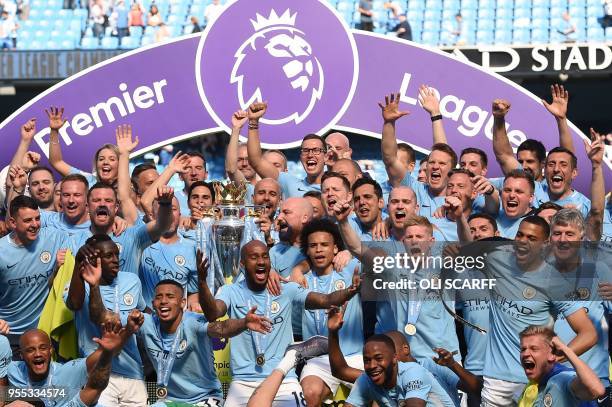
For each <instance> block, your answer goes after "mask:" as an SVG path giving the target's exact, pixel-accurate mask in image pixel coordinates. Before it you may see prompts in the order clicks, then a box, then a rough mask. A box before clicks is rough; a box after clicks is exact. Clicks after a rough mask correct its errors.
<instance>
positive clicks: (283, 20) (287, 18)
mask: <svg viewBox="0 0 612 407" xmlns="http://www.w3.org/2000/svg"><path fill="white" fill-rule="evenodd" d="M256 16H257V19H256V20H251V24H253V28H254V29H255V31H260V30H263V29H264V28H267V27H273V26H276V25H291V26H294V25H295V17H296V16H297V13H293V15H292V14H291V12H290V11H289V9H287V10H285V12H284V13H283V14H281V15H280V16H279V15H278V14H276V11H274V10H272V11H270V16H269V17H268V18H265V17H264V16H262V15H261V14H259V13H257V14H256Z"/></svg>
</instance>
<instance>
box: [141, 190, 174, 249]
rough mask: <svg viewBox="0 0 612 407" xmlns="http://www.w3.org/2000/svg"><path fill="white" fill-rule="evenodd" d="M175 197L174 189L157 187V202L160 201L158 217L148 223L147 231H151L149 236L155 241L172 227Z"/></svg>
mask: <svg viewBox="0 0 612 407" xmlns="http://www.w3.org/2000/svg"><path fill="white" fill-rule="evenodd" d="M149 188H150V187H149ZM173 198H174V189H172V188H170V187H166V186H163V187H159V188H158V189H157V202H158V203H159V210H158V211H157V219H155V220H153V221H151V222H149V223H147V232H149V237H150V238H151V240H152V241H153V242H157V241H158V240H159V238H160V237H161V235H162V234H163V233H164V232H165V231H166V230H168V228H170V224H172V199H173Z"/></svg>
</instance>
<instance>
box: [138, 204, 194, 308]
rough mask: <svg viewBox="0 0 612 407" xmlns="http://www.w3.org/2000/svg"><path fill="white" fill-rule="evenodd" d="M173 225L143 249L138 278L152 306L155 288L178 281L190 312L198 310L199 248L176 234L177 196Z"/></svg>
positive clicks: (147, 302) (144, 294) (154, 213)
mask: <svg viewBox="0 0 612 407" xmlns="http://www.w3.org/2000/svg"><path fill="white" fill-rule="evenodd" d="M171 208H172V223H171V224H170V228H169V229H168V230H167V231H165V232H164V233H163V234H162V235H161V236H160V238H159V241H158V242H156V243H153V244H152V245H151V246H149V247H147V248H146V249H144V251H143V253H142V259H141V260H140V270H139V276H140V281H141V282H142V291H143V297H144V301H145V304H146V305H147V306H149V307H151V304H152V302H153V297H154V296H155V287H156V286H157V284H158V283H159V282H160V281H162V280H173V281H176V282H177V283H178V284H180V286H181V287H182V288H183V292H184V293H185V295H186V296H187V297H186V298H187V305H188V307H189V309H190V310H194V311H195V310H199V305H198V276H197V270H196V245H195V243H194V242H192V241H190V240H187V239H185V238H184V237H182V236H180V235H179V234H178V233H177V230H178V226H179V222H180V220H181V213H180V208H179V203H178V200H177V199H176V197H174V198H173V199H172V206H171ZM158 212H159V203H158V202H157V201H155V202H153V216H155V217H157V215H158Z"/></svg>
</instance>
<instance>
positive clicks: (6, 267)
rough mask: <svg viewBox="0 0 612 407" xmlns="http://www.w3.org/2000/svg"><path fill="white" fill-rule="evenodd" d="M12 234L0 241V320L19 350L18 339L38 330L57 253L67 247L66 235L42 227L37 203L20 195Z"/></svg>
mask: <svg viewBox="0 0 612 407" xmlns="http://www.w3.org/2000/svg"><path fill="white" fill-rule="evenodd" d="M8 225H9V226H10V228H11V230H12V232H11V233H10V234H8V235H6V236H4V237H3V238H2V239H0V287H2V290H0V319H2V320H5V321H6V322H7V323H8V324H9V326H10V327H11V334H10V335H9V340H10V341H11V345H12V346H13V349H16V346H17V341H18V339H19V336H20V335H21V334H23V333H24V332H25V331H27V330H28V329H32V328H36V326H37V324H38V319H39V317H40V313H41V312H42V310H43V307H44V305H45V301H46V299H47V294H48V293H49V287H50V286H51V284H50V280H51V279H52V276H53V273H54V269H55V266H56V265H55V260H56V255H55V254H56V253H57V252H58V250H60V249H62V248H65V247H66V242H65V241H64V234H63V233H62V232H60V231H57V230H54V229H51V228H43V229H41V227H40V211H39V209H38V206H37V205H36V202H35V201H34V199H32V198H31V197H29V196H25V195H20V196H18V197H16V198H15V199H13V201H12V202H11V205H10V209H9V218H8Z"/></svg>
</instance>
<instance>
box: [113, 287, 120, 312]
mask: <svg viewBox="0 0 612 407" xmlns="http://www.w3.org/2000/svg"><path fill="white" fill-rule="evenodd" d="M114 283H115V304H114V309H115V314H117V315H119V283H118V282H117V279H115V281H114Z"/></svg>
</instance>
